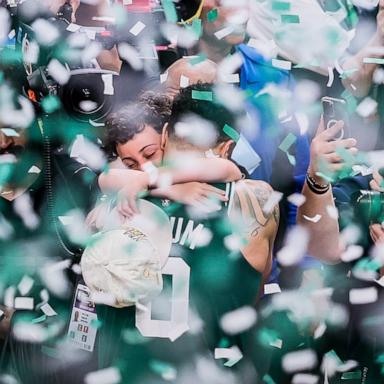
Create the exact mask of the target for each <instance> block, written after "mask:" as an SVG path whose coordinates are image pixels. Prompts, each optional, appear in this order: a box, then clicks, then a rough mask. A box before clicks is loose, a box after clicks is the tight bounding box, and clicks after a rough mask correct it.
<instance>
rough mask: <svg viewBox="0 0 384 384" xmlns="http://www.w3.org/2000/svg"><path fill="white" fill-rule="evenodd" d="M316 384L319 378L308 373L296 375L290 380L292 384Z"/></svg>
mask: <svg viewBox="0 0 384 384" xmlns="http://www.w3.org/2000/svg"><path fill="white" fill-rule="evenodd" d="M318 382H319V376H317V375H311V374H309V373H297V374H296V375H295V376H293V378H292V384H317V383H318Z"/></svg>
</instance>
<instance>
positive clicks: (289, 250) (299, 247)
mask: <svg viewBox="0 0 384 384" xmlns="http://www.w3.org/2000/svg"><path fill="white" fill-rule="evenodd" d="M308 242H309V234H308V231H307V230H306V229H305V228H303V227H300V226H298V225H296V226H295V227H293V228H292V229H291V230H290V231H289V232H288V235H287V237H286V239H285V245H284V247H283V248H281V249H280V250H279V252H278V253H277V259H278V261H279V263H280V264H281V265H283V266H290V265H294V264H297V263H298V262H299V261H300V260H301V259H302V258H303V257H304V255H305V253H306V251H307V247H308Z"/></svg>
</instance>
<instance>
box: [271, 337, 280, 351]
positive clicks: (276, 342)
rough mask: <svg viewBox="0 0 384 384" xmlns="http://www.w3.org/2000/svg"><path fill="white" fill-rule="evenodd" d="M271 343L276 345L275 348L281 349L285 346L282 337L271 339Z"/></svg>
mask: <svg viewBox="0 0 384 384" xmlns="http://www.w3.org/2000/svg"><path fill="white" fill-rule="evenodd" d="M269 345H270V346H271V347H275V348H278V349H281V348H282V347H283V340H281V339H276V340H273V341H271V342H270V343H269Z"/></svg>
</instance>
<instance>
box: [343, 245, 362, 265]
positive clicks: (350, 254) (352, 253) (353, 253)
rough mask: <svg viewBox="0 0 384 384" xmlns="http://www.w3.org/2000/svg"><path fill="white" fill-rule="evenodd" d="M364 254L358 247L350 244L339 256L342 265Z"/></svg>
mask: <svg viewBox="0 0 384 384" xmlns="http://www.w3.org/2000/svg"><path fill="white" fill-rule="evenodd" d="M363 253H364V248H363V247H361V246H360V245H355V244H351V245H349V246H348V248H347V249H346V250H345V251H344V252H343V253H342V254H341V260H342V261H344V263H349V262H350V261H353V260H357V259H359V258H360V257H361V256H362V255H363Z"/></svg>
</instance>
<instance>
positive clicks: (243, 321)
mask: <svg viewBox="0 0 384 384" xmlns="http://www.w3.org/2000/svg"><path fill="white" fill-rule="evenodd" d="M256 320H257V314H256V311H255V309H254V308H252V307H247V306H246V307H241V308H238V309H236V310H234V311H232V312H228V313H226V314H225V315H223V316H222V317H221V319H220V327H221V329H222V330H223V331H224V332H226V333H228V334H229V335H237V334H239V333H241V332H244V331H246V330H247V329H249V328H251V327H252V326H253V325H254V324H255V323H256Z"/></svg>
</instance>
